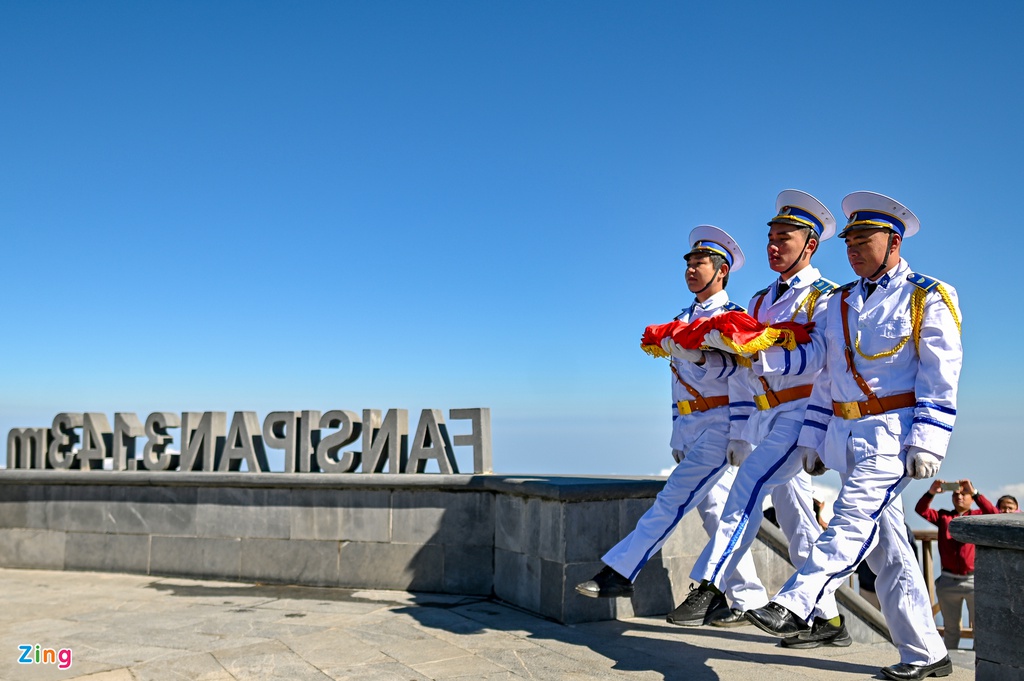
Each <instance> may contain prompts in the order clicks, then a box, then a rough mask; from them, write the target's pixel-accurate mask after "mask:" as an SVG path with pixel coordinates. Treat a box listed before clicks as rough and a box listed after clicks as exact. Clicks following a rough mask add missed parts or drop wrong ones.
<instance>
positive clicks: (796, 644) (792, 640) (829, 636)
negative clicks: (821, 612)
mask: <svg viewBox="0 0 1024 681" xmlns="http://www.w3.org/2000/svg"><path fill="white" fill-rule="evenodd" d="M851 643H853V638H852V637H851V636H850V632H849V631H847V630H846V620H845V619H843V616H842V615H840V616H839V626H838V627H837V626H835V625H832V624H829V623H828V620H826V619H822V618H820V617H815V618H814V624H812V625H811V628H810V630H809V631H801V632H800V633H799V634H797V635H796V636H790V637H789V638H784V639H782V643H781V645H782V647H783V648H801V649H803V648H820V647H821V646H836V647H838V648H845V647H846V646H848V645H850V644H851Z"/></svg>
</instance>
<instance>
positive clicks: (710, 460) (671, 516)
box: [601, 423, 768, 610]
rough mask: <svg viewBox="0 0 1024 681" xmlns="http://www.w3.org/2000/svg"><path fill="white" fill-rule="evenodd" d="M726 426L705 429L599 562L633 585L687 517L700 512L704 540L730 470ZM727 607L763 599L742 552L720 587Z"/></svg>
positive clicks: (761, 602)
mask: <svg viewBox="0 0 1024 681" xmlns="http://www.w3.org/2000/svg"><path fill="white" fill-rule="evenodd" d="M727 432H728V425H727V424H724V423H723V424H720V427H714V428H709V429H708V430H706V431H705V432H704V433H703V434H702V435H701V436H700V437H699V438H698V439H697V441H696V442H694V443H693V446H692V447H690V449H689V450H688V451H687V453H686V458H684V459H683V460H682V461H681V462H680V463H679V465H677V466H676V467H675V468H674V469H673V470H672V473H671V474H670V475H669V476H668V480H666V482H665V487H664V488H663V489H662V490H661V492H659V493H658V496H657V497H656V498H655V500H654V504H653V505H652V506H651V508H650V509H648V511H647V513H645V514H644V515H643V517H641V518H640V520H639V521H638V522H637V525H636V529H634V530H633V531H632V532H630V533H629V535H628V536H627V537H626V538H625V539H623V540H622V541H620V542H619V543H618V544H616V545H615V546H613V547H612V548H611V549H610V550H609V551H608V552H607V553H606V554H605V555H604V556H603V557H602V558H601V560H602V561H604V563H605V564H606V565H608V566H609V567H611V568H612V569H613V570H615V571H616V572H618V573H619V574H620V575H623V576H624V577H627V578H629V580H630V581H635V580H636V577H637V575H638V574H639V573H640V570H641V569H642V568H643V566H644V565H646V564H647V561H648V560H650V558H651V556H653V555H654V554H655V553H657V552H658V551H660V550H661V547H662V546H663V545H664V544H665V541H666V540H667V539H668V537H669V535H670V534H671V533H672V530H673V529H675V527H676V525H677V524H679V521H680V520H682V518H683V516H684V515H686V514H687V513H688V512H690V511H691V510H693V509H694V508H697V509H699V510H700V512H701V516H702V520H703V525H704V530H705V532H708V534H709V536H710V534H711V533H712V532H713V531H714V529H715V528H716V527H717V525H718V520H719V516H720V514H721V509H722V507H723V505H724V500H725V498H726V497H727V496H728V493H729V486H730V485H731V483H732V480H733V478H735V475H736V473H735V469H734V468H733V467H731V466H729V464H728V462H727V461H726V459H725V450H726V447H727V446H728V441H729V438H728V435H727ZM722 590H723V591H725V592H726V596H727V597H728V599H729V603H730V605H731V606H732V607H734V608H738V609H739V610H750V609H752V608H760V607H762V606H764V605H765V604H766V603H767V602H768V594H767V592H766V591H765V589H764V587H763V586H762V585H761V582H760V580H758V578H757V571H756V570H755V568H754V560H753V558H751V556H750V555H749V552H748V553H745V554H744V555H743V556H741V557H740V560H739V561H737V566H736V569H735V570H734V571H733V573H732V574H731V575H730V576H729V579H726V580H725V581H724V582H723V587H722Z"/></svg>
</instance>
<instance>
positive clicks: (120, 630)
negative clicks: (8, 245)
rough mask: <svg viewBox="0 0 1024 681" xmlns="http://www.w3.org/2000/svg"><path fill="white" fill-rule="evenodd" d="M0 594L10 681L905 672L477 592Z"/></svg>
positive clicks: (41, 589)
mask: <svg viewBox="0 0 1024 681" xmlns="http://www.w3.org/2000/svg"><path fill="white" fill-rule="evenodd" d="M0 593H2V594H3V595H4V600H3V607H0V681H20V680H22V679H25V680H32V681H50V680H62V681H65V680H72V681H278V680H280V681H306V680H309V681H330V680H342V679H358V680H359V681H420V680H424V679H444V680H445V681H448V680H466V681H468V680H477V679H487V680H489V681H516V680H517V679H532V680H534V681H566V680H579V681H584V680H587V681H591V680H597V681H602V680H604V679H629V680H632V681H665V680H668V681H684V680H685V681H751V680H753V679H757V681H762V680H765V681H794V680H796V681H800V680H802V679H808V680H809V679H815V680H816V681H821V680H822V679H837V680H840V681H842V680H846V679H850V680H852V679H871V678H881V676H880V675H879V674H878V670H879V667H881V666H883V665H887V664H893V663H894V662H896V661H897V656H896V652H895V649H894V648H893V647H892V646H890V645H888V644H875V645H863V644H854V645H852V646H850V647H848V648H820V649H817V650H805V651H800V650H786V649H783V648H781V647H779V646H778V644H777V641H776V640H775V639H772V638H769V637H767V636H765V635H762V634H761V633H760V632H759V631H757V630H756V629H754V628H753V627H749V626H748V627H740V628H735V629H725V630H720V629H713V628H698V629H686V628H680V627H675V626H672V625H670V624H668V623H666V622H665V621H664V620H663V619H661V618H649V617H643V618H635V619H631V620H624V621H610V622H592V623H587V624H579V625H575V626H564V625H561V624H558V623H555V622H552V621H549V620H544V619H541V618H539V617H536V616H534V615H531V614H529V613H526V612H523V611H521V610H517V609H515V608H512V607H509V606H506V605H504V604H502V603H500V602H497V601H492V600H489V599H486V598H482V597H475V596H472V597H462V596H450V595H438V594H421V593H416V594H413V593H407V592H394V591H378V590H366V589H329V588H312V587H289V586H279V585H274V586H268V585H257V584H245V583H236V582H221V581H212V580H210V581H204V580H190V579H164V578H159V577H150V576H140V575H120V574H107V573H91V572H61V571H52V572H51V571H45V570H11V569H0ZM36 644H39V645H40V647H41V648H53V649H56V650H59V649H61V648H70V649H71V650H72V665H71V667H70V668H68V669H63V670H61V669H58V667H57V665H56V664H18V657H19V655H20V652H19V649H18V646H19V645H31V646H34V645H36ZM4 651H6V652H4ZM953 657H954V662H955V664H956V667H955V668H954V673H953V675H952V676H950V677H947V678H948V679H949V680H950V681H966V680H968V679H973V678H974V656H973V653H972V652H971V651H957V652H955V653H954V655H953Z"/></svg>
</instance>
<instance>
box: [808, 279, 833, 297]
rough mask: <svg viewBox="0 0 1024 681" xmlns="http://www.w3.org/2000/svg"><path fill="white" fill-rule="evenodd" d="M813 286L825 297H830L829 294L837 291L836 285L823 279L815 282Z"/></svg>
mask: <svg viewBox="0 0 1024 681" xmlns="http://www.w3.org/2000/svg"><path fill="white" fill-rule="evenodd" d="M811 286H813V287H814V288H816V289H818V293H824V294H825V295H828V294H829V293H832V291H834V290H835V288H836V283H835V282H832V281H829V280H828V279H825V278H821V279H818V280H817V281H815V282H814V283H813V284H811Z"/></svg>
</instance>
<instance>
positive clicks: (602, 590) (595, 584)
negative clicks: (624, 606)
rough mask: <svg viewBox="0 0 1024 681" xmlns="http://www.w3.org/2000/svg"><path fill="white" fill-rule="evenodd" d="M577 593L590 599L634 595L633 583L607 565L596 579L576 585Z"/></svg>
mask: <svg viewBox="0 0 1024 681" xmlns="http://www.w3.org/2000/svg"><path fill="white" fill-rule="evenodd" d="M576 593H579V594H583V595H584V596H589V597H590V598H616V597H618V596H629V595H631V594H632V593H633V582H631V581H629V580H628V579H626V578H625V577H623V576H622V575H620V574H619V573H618V572H616V571H615V570H613V569H611V568H610V567H608V566H607V565H606V566H605V567H604V568H602V569H601V571H600V572H598V573H597V574H596V575H594V578H593V579H591V580H588V581H586V582H583V583H582V584H577V585H576Z"/></svg>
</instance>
